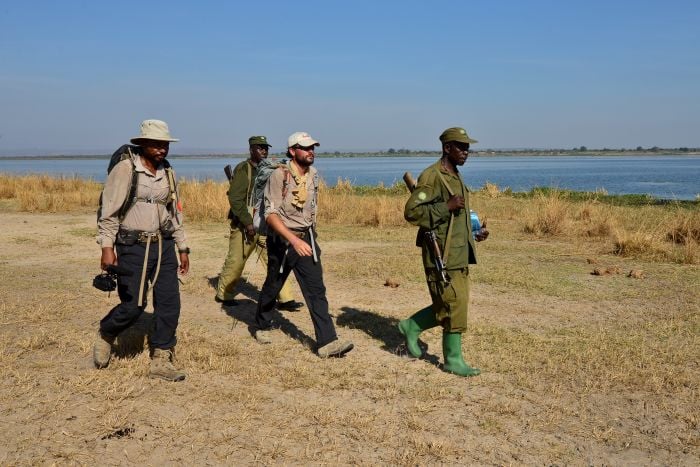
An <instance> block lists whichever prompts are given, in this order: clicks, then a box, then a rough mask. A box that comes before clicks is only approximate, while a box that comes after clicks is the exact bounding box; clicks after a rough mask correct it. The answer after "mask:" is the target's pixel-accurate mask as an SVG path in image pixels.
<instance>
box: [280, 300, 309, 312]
mask: <svg viewBox="0 0 700 467" xmlns="http://www.w3.org/2000/svg"><path fill="white" fill-rule="evenodd" d="M303 306H304V304H303V303H302V302H297V301H296V300H289V301H288V302H282V303H278V304H277V309H278V310H280V311H299V309H300V308H301V307H303Z"/></svg>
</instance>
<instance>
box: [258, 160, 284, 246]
mask: <svg viewBox="0 0 700 467" xmlns="http://www.w3.org/2000/svg"><path fill="white" fill-rule="evenodd" d="M279 167H282V168H284V171H285V177H284V186H283V187H282V198H283V199H284V198H285V197H286V196H287V187H288V186H289V179H290V178H291V176H292V173H291V172H290V171H289V168H288V167H287V163H286V162H285V161H278V160H275V159H263V160H261V161H260V162H258V172H257V174H255V180H254V181H253V189H252V190H251V193H250V196H249V197H248V206H249V207H252V208H253V227H254V228H255V232H256V233H257V234H259V235H267V234H268V231H269V229H268V227H267V222H265V185H267V181H268V180H269V179H270V175H272V172H274V171H275V170H276V169H277V168H279Z"/></svg>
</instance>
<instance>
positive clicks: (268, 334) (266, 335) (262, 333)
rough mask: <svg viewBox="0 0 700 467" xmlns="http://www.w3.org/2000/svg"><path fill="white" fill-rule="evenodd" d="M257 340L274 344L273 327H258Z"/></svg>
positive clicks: (260, 342) (261, 342)
mask: <svg viewBox="0 0 700 467" xmlns="http://www.w3.org/2000/svg"><path fill="white" fill-rule="evenodd" d="M255 340H256V341H258V343H259V344H272V329H257V330H256V331H255Z"/></svg>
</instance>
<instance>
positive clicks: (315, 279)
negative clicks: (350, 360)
mask: <svg viewBox="0 0 700 467" xmlns="http://www.w3.org/2000/svg"><path fill="white" fill-rule="evenodd" d="M309 235H310V233H307V234H306V236H305V237H304V241H305V242H307V243H309V242H310V240H309V238H308V236H309ZM285 252H286V257H285ZM316 253H317V256H318V262H316V263H314V260H313V257H311V256H299V255H298V254H297V252H296V251H294V248H292V247H291V246H289V245H288V244H287V243H286V241H285V240H284V239H283V238H282V237H280V236H279V235H277V234H270V235H269V236H268V237H267V277H266V278H265V283H264V284H263V287H262V290H261V291H260V298H259V299H258V309H257V312H256V313H255V322H256V325H257V327H258V329H269V328H271V327H272V326H273V324H274V323H273V314H274V312H273V309H274V306H275V300H276V299H277V295H278V294H279V291H280V289H281V288H282V285H283V284H284V281H286V280H287V277H289V273H290V272H291V271H294V276H295V277H296V279H297V282H298V283H299V288H301V293H302V294H303V295H304V300H305V301H306V306H307V308H308V309H309V313H310V314H311V321H312V323H313V325H314V332H315V333H316V345H317V346H318V347H322V346H324V345H326V344H328V343H329V342H332V341H334V340H336V339H337V338H338V336H337V335H336V332H335V326H334V325H333V320H332V319H331V315H330V314H329V313H328V300H327V299H326V286H325V285H324V283H323V269H322V268H321V249H320V248H319V246H318V243H317V244H316ZM283 262H284V267H283V268H282V272H280V268H281V266H282V263H283Z"/></svg>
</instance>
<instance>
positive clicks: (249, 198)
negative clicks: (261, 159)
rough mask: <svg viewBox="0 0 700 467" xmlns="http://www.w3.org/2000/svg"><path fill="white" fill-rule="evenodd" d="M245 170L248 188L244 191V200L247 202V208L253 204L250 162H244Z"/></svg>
mask: <svg viewBox="0 0 700 467" xmlns="http://www.w3.org/2000/svg"><path fill="white" fill-rule="evenodd" d="M246 169H247V171H248V188H246V191H245V198H246V200H247V202H248V206H252V204H253V198H252V196H253V169H252V168H251V165H250V161H246Z"/></svg>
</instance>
